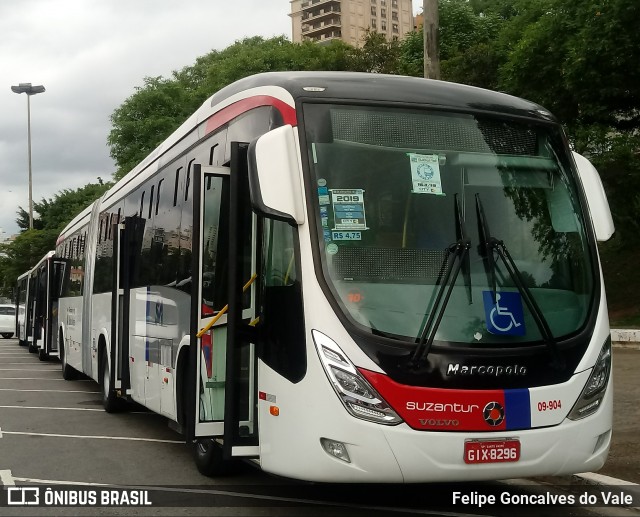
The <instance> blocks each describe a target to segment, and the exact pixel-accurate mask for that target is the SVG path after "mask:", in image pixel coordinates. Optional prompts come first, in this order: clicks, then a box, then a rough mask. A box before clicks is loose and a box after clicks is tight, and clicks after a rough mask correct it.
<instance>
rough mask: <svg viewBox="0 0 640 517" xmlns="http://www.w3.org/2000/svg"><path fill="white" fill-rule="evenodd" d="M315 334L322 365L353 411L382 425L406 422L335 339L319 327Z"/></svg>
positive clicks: (345, 404)
mask: <svg viewBox="0 0 640 517" xmlns="http://www.w3.org/2000/svg"><path fill="white" fill-rule="evenodd" d="M312 335H313V342H314V344H315V345H316V349H317V351H318V355H319V356H320V362H321V363H322V367H323V368H324V371H325V373H326V374H327V377H329V380H330V381H331V385H332V386H333V389H334V390H335V392H336V393H337V395H338V397H339V398H340V401H341V402H342V404H343V405H344V407H345V408H346V410H347V411H349V413H351V414H352V415H353V416H355V417H357V418H361V419H363V420H369V421H370V422H377V423H379V424H386V425H395V424H399V423H400V422H402V419H401V418H400V417H399V416H398V415H397V414H396V412H395V411H394V410H393V409H391V406H389V404H387V403H386V402H385V401H384V400H383V398H382V397H381V396H380V395H379V394H378V392H377V391H376V390H375V389H373V387H372V386H371V385H370V384H369V383H368V382H367V381H366V379H365V378H364V377H363V376H362V375H360V373H359V372H358V370H356V367H355V366H354V365H353V363H352V362H351V361H350V360H349V359H348V358H347V356H346V355H345V353H344V352H343V351H342V350H341V349H340V347H339V346H338V345H337V344H336V343H335V342H334V341H333V340H332V339H330V338H328V337H327V336H325V335H324V334H323V333H321V332H318V331H317V330H313V331H312Z"/></svg>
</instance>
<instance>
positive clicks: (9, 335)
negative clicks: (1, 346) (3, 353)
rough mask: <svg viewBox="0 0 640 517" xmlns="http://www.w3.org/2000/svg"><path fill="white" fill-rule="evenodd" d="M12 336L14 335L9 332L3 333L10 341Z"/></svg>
mask: <svg viewBox="0 0 640 517" xmlns="http://www.w3.org/2000/svg"><path fill="white" fill-rule="evenodd" d="M11 336H13V334H10V333H9V332H3V333H2V337H3V338H4V339H9V338H10V337H11Z"/></svg>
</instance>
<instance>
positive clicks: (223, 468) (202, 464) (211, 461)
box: [193, 438, 234, 477]
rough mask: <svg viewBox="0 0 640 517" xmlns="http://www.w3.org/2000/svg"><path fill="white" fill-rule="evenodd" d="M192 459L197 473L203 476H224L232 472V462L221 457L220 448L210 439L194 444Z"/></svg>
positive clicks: (197, 441)
mask: <svg viewBox="0 0 640 517" xmlns="http://www.w3.org/2000/svg"><path fill="white" fill-rule="evenodd" d="M193 459H194V460H195V462H196V467H197V468H198V472H200V474H203V475H204V476H208V477H214V476H226V475H228V474H230V473H231V472H232V470H233V469H232V465H233V463H234V462H231V461H227V460H225V459H224V458H223V457H222V447H221V446H220V445H219V444H218V443H216V442H215V441H214V440H212V439H210V438H204V439H202V440H196V441H195V442H194V444H193Z"/></svg>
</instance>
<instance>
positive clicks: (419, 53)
mask: <svg viewBox="0 0 640 517" xmlns="http://www.w3.org/2000/svg"><path fill="white" fill-rule="evenodd" d="M398 72H399V73H400V74H401V75H411V76H413V77H423V76H424V32H423V31H411V32H409V33H408V34H406V35H405V38H404V39H403V40H402V41H401V42H400V56H399V60H398Z"/></svg>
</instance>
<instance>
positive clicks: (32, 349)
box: [29, 341, 38, 354]
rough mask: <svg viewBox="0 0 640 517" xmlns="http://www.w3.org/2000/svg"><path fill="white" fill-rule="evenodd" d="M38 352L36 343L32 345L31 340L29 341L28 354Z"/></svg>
mask: <svg viewBox="0 0 640 517" xmlns="http://www.w3.org/2000/svg"><path fill="white" fill-rule="evenodd" d="M37 352H38V347H37V346H36V345H34V343H33V341H30V342H29V353H30V354H35V353H37Z"/></svg>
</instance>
